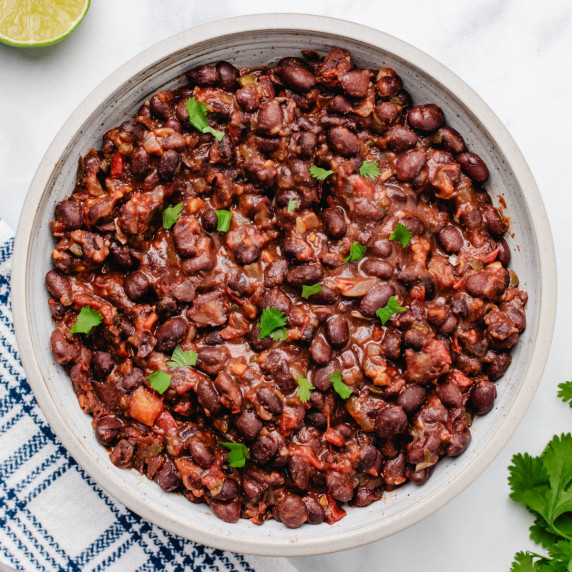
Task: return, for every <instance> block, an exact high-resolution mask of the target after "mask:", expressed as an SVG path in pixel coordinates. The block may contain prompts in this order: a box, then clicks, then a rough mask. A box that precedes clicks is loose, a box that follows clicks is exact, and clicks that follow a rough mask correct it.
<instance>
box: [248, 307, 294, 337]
mask: <svg viewBox="0 0 572 572" xmlns="http://www.w3.org/2000/svg"><path fill="white" fill-rule="evenodd" d="M287 321H288V318H287V317H286V316H285V315H284V312H282V310H280V309H278V308H272V307H268V308H264V310H263V311H262V315H261V316H260V322H258V324H256V326H257V327H258V328H260V334H258V339H259V340H262V339H264V338H266V337H268V336H270V335H271V333H272V332H274V330H277V329H278V328H281V329H282V330H284V326H285V325H286V322H287ZM284 334H286V331H284ZM276 335H277V336H283V334H282V333H280V334H276ZM271 337H272V339H273V340H275V339H276V338H275V337H274V336H271ZM279 339H282V338H279ZM284 339H286V338H284Z"/></svg>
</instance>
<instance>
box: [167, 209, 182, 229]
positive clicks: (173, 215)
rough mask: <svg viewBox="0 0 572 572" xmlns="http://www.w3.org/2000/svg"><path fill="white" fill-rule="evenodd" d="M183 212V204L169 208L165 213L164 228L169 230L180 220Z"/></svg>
mask: <svg viewBox="0 0 572 572" xmlns="http://www.w3.org/2000/svg"><path fill="white" fill-rule="evenodd" d="M182 210H183V203H182V202H180V203H178V204H176V205H174V206H171V207H167V208H166V209H165V210H164V211H163V228H166V229H167V230H169V229H170V228H171V227H172V226H173V225H174V224H175V223H176V222H177V221H178V220H179V216H180V214H181V211H182Z"/></svg>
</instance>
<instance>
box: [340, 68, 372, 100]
mask: <svg viewBox="0 0 572 572" xmlns="http://www.w3.org/2000/svg"><path fill="white" fill-rule="evenodd" d="M370 77H371V72H370V71H369V70H366V69H361V70H350V71H348V72H346V73H345V74H344V75H343V76H342V77H341V78H340V85H341V86H342V89H343V90H344V91H345V92H346V93H347V94H348V95H349V96H351V97H359V98H362V97H365V96H366V95H367V89H368V87H369V79H370Z"/></svg>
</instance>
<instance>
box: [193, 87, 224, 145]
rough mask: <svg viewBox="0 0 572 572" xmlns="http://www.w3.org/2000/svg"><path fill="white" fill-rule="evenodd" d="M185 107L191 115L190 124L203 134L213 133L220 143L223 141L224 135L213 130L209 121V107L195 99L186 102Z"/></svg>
mask: <svg viewBox="0 0 572 572" xmlns="http://www.w3.org/2000/svg"><path fill="white" fill-rule="evenodd" d="M185 107H186V108H187V111H188V113H189V123H190V124H191V125H192V126H193V127H194V128H195V129H196V130H197V131H200V132H201V133H211V134H212V135H214V136H215V137H216V139H217V140H218V141H222V139H223V137H224V133H223V132H222V131H218V130H217V129H214V128H212V127H211V126H210V125H209V123H208V121H207V106H206V105H205V104H204V103H203V102H202V101H197V100H196V99H195V98H194V97H191V98H190V99H187V101H185Z"/></svg>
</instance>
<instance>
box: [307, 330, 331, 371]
mask: <svg viewBox="0 0 572 572" xmlns="http://www.w3.org/2000/svg"><path fill="white" fill-rule="evenodd" d="M310 355H311V356H312V359H313V360H314V361H315V362H316V363H317V364H318V365H326V364H328V363H329V362H330V359H331V358H332V348H330V346H329V344H328V342H327V341H326V340H325V338H324V337H323V336H322V335H321V334H320V335H318V336H316V337H315V338H314V339H313V340H312V343H311V345H310Z"/></svg>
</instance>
